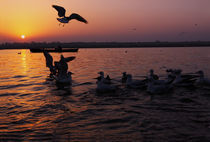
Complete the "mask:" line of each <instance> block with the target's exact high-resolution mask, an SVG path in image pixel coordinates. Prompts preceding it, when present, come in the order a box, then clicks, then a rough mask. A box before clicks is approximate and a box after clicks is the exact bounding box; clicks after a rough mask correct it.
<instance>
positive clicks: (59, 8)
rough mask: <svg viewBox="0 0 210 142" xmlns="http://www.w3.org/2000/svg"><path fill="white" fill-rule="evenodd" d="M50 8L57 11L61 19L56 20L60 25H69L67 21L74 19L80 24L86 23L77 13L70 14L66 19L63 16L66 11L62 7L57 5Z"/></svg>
mask: <svg viewBox="0 0 210 142" xmlns="http://www.w3.org/2000/svg"><path fill="white" fill-rule="evenodd" d="M52 7H53V8H55V9H56V10H57V11H58V16H59V17H61V18H57V20H58V21H59V22H60V23H63V24H66V23H69V21H70V20H72V19H76V20H78V21H80V22H83V23H85V24H87V23H88V22H87V20H85V19H84V18H83V17H82V16H80V15H79V14H77V13H72V14H71V15H70V16H69V17H66V16H65V14H66V10H65V9H64V8H63V7H61V6H58V5H52ZM59 25H60V24H59ZM63 26H64V25H63Z"/></svg>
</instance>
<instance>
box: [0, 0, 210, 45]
mask: <svg viewBox="0 0 210 142" xmlns="http://www.w3.org/2000/svg"><path fill="white" fill-rule="evenodd" d="M52 4H57V5H61V6H63V7H65V8H66V10H67V12H66V14H67V15H70V14H71V13H72V12H74V13H78V14H80V15H81V16H83V17H84V18H86V19H87V20H88V22H89V24H84V23H81V22H78V21H76V20H72V21H70V23H69V24H68V25H66V26H64V27H62V26H59V23H58V21H57V20H56V18H57V12H56V11H55V9H53V8H52ZM209 5H210V1H209V0H129V1H128V0H106V1H102V0H34V1H29V0H1V1H0V13H1V15H0V42H16V41H18V42H19V41H24V42H30V41H41V42H42V41H49V42H50V41H61V42H72V41H155V40H164V41H166V40H169V41H180V40H181V41H182V40H210V38H209V37H210V9H209ZM21 35H25V36H26V38H25V39H24V40H23V39H21V38H20V37H21Z"/></svg>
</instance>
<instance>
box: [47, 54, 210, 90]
mask: <svg viewBox="0 0 210 142" xmlns="http://www.w3.org/2000/svg"><path fill="white" fill-rule="evenodd" d="M43 53H44V56H45V59H46V67H48V68H49V69H50V77H51V78H53V79H55V80H56V83H59V84H63V85H65V84H71V83H72V76H71V75H72V73H71V72H69V71H68V64H67V62H69V61H72V60H74V59H75V57H68V58H64V57H63V55H61V58H60V61H58V62H56V61H55V62H54V65H53V57H52V56H51V55H50V54H49V53H48V52H46V51H44V52H43ZM166 73H167V75H166V76H165V77H164V79H162V80H161V79H160V78H159V76H158V75H156V74H155V73H154V71H153V69H151V70H150V71H149V75H147V76H144V79H142V80H137V79H133V77H132V75H131V74H127V73H126V72H123V73H122V77H121V83H122V85H124V86H126V87H127V88H131V89H142V90H146V91H147V92H149V93H151V94H163V93H167V92H169V91H170V90H171V89H173V88H174V87H196V86H209V87H210V80H209V79H208V78H205V77H204V73H203V71H198V72H195V73H185V74H183V73H182V70H180V69H168V70H166ZM98 74H99V76H98V77H97V78H95V79H97V82H96V84H97V87H96V91H97V92H99V93H109V92H115V91H116V90H117V89H118V86H119V85H116V83H115V82H114V80H113V79H111V78H110V76H109V75H107V76H106V77H105V76H104V72H103V71H101V72H98Z"/></svg>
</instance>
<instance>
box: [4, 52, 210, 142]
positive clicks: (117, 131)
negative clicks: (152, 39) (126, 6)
mask: <svg viewBox="0 0 210 142" xmlns="http://www.w3.org/2000/svg"><path fill="white" fill-rule="evenodd" d="M19 52H21V54H18V53H19ZM51 55H52V56H53V58H54V60H55V61H56V60H59V58H60V55H61V54H60V53H52V54H51ZM63 55H64V57H68V56H76V59H75V60H74V61H72V62H70V63H69V71H71V72H73V73H74V74H73V76H72V78H73V84H72V86H64V87H62V86H57V85H56V84H55V82H54V81H52V80H51V79H50V78H49V77H48V75H49V69H48V68H46V66H45V58H44V56H43V54H41V53H30V51H29V50H1V51H0V141H140V142H141V141H142V142H146V141H184V140H185V141H193V142H194V141H210V90H209V89H207V88H205V89H199V88H198V89H194V90H190V89H185V88H176V89H174V91H173V92H171V93H169V94H164V95H149V94H148V93H147V92H146V91H144V90H131V89H127V88H125V87H124V86H123V85H121V83H120V78H121V73H122V72H124V71H126V72H127V73H131V74H133V75H134V78H140V77H139V76H141V75H147V74H148V71H149V70H150V69H151V68H153V69H154V71H155V72H156V73H157V74H161V75H165V70H166V69H167V68H180V69H182V70H183V72H196V71H198V70H203V71H204V73H205V75H206V76H208V77H210V64H209V63H210V48H118V49H111V48H110V49H80V50H79V52H78V53H64V54H63ZM99 71H104V72H105V74H109V75H110V77H111V78H114V81H115V82H114V83H115V84H116V85H118V86H119V89H118V90H117V92H116V93H112V94H98V93H96V91H95V88H96V80H95V79H94V78H95V77H97V76H98V74H97V72H99Z"/></svg>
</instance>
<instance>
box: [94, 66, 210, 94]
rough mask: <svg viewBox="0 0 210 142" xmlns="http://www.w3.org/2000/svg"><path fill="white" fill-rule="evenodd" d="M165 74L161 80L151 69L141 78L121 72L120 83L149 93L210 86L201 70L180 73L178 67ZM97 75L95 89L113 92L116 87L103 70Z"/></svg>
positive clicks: (209, 81) (102, 91)
mask: <svg viewBox="0 0 210 142" xmlns="http://www.w3.org/2000/svg"><path fill="white" fill-rule="evenodd" d="M166 72H167V75H166V77H165V78H164V79H163V80H160V79H159V77H158V75H156V74H154V71H153V69H151V70H150V72H149V75H148V76H145V77H144V79H142V80H136V79H135V80H134V79H133V78H132V75H131V74H127V73H126V72H123V73H122V78H121V81H122V84H124V85H125V86H126V87H127V88H132V89H142V90H146V91H147V92H149V93H151V94H163V93H167V92H169V91H171V90H172V89H173V88H174V87H196V86H207V87H210V80H209V79H208V78H205V77H204V73H203V71H198V72H196V73H186V74H182V70H180V69H168V70H166ZM99 74H100V76H99V77H97V80H98V81H97V88H96V90H97V91H98V92H101V93H105V92H114V91H116V90H117V87H116V86H115V85H114V84H112V83H111V79H110V77H109V76H108V75H107V77H106V78H105V77H104V73H103V72H99Z"/></svg>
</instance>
